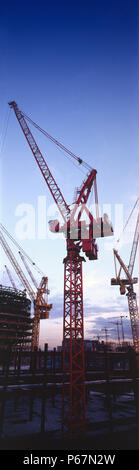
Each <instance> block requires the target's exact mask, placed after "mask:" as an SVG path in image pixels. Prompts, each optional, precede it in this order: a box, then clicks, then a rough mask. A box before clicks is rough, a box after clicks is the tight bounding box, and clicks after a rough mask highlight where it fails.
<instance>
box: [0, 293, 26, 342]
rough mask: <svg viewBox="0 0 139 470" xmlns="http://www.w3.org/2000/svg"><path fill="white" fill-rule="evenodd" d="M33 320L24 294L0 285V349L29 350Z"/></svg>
mask: <svg viewBox="0 0 139 470" xmlns="http://www.w3.org/2000/svg"><path fill="white" fill-rule="evenodd" d="M32 327H33V319H32V318H31V301H30V300H29V299H27V297H26V293H25V292H23V291H21V290H17V289H13V288H11V287H3V286H2V285H0V348H2V349H18V348H19V347H20V349H24V348H26V349H28V348H29V349H30V347H31V340H32Z"/></svg>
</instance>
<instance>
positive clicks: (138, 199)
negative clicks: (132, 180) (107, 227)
mask: <svg viewBox="0 0 139 470" xmlns="http://www.w3.org/2000/svg"><path fill="white" fill-rule="evenodd" d="M138 201H139V197H138V198H137V200H136V202H135V204H134V206H133V208H132V210H131V212H130V214H129V216H128V219H127V221H126V223H125V225H124V227H123V231H122V233H121V235H120V237H119V238H118V240H117V243H119V241H120V238H121V236H122V234H123V232H124V231H125V229H126V227H127V225H128V222H129V220H130V218H131V216H132V214H133V212H134V209H135V207H136V205H137V203H138Z"/></svg>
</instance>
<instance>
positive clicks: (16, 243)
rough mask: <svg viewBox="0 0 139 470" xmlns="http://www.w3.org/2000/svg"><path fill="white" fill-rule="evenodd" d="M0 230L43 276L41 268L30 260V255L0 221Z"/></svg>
mask: <svg viewBox="0 0 139 470" xmlns="http://www.w3.org/2000/svg"><path fill="white" fill-rule="evenodd" d="M0 228H1V230H2V231H3V232H4V233H5V234H6V235H7V236H8V237H9V238H10V240H11V241H12V242H13V243H14V245H15V246H17V248H18V249H19V250H20V251H21V252H22V253H23V255H24V256H25V257H26V258H27V259H28V261H29V262H30V263H31V264H32V266H34V268H35V269H36V270H37V271H38V273H39V274H41V275H42V276H45V275H44V273H43V272H42V271H41V269H40V268H39V267H38V266H37V264H36V263H35V262H34V261H32V259H31V258H30V256H29V255H28V254H27V253H26V252H25V251H24V250H23V248H22V247H21V246H20V245H19V243H18V242H17V241H16V240H15V239H14V238H13V237H12V235H11V234H10V233H9V232H8V230H7V229H6V228H5V227H4V226H3V225H2V224H1V223H0Z"/></svg>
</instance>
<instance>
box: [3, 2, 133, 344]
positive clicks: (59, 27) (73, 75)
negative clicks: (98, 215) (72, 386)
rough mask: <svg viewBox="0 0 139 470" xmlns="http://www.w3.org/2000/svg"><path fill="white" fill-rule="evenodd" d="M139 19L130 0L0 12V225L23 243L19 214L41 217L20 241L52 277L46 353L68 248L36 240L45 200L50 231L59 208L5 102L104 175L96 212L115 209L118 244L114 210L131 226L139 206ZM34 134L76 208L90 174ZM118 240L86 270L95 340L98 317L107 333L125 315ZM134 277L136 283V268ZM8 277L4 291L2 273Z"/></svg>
mask: <svg viewBox="0 0 139 470" xmlns="http://www.w3.org/2000/svg"><path fill="white" fill-rule="evenodd" d="M138 18H139V10H138V2H136V1H134V2H133V1H128V0H127V1H126V2H124V1H115V0H114V1H113V2H110V1H107V0H106V1H104V0H103V1H102V0H100V1H99V2H98V1H92V2H88V1H86V2H78V1H77V2H72V1H71V2H69V1H67V2H63V1H59V2H56V1H53V2H51V5H50V2H47V1H45V2H43V1H40V2H37V1H35V0H34V1H33V2H32V1H29V2H26V1H25V2H24V4H23V6H21V5H19V2H16V1H15V2H14V3H13V2H12V3H11V2H8V1H7V2H5V4H4V5H3V6H1V19H0V44H1V77H0V81H1V87H0V138H1V154H0V171H1V220H2V222H3V224H4V225H5V227H7V229H8V230H9V231H10V232H11V234H12V235H13V236H17V224H18V222H19V220H20V219H21V215H20V216H19V210H20V208H19V205H23V204H27V205H28V204H30V207H31V208H32V210H33V211H34V214H35V235H34V239H24V240H18V241H19V243H20V244H22V246H23V248H25V250H26V251H27V252H28V253H29V255H30V256H31V257H32V258H33V259H35V260H36V262H37V264H38V265H39V266H40V268H42V269H43V270H44V271H45V272H46V273H47V275H48V277H49V288H50V291H51V294H50V300H52V301H53V311H52V313H51V319H50V320H48V321H47V322H42V327H41V344H43V343H44V342H48V343H49V344H50V346H51V345H52V346H55V345H57V344H60V342H61V340H62V314H63V264H62V260H63V258H64V256H65V241H64V240H63V239H62V238H61V237H59V239H58V238H57V237H56V238H55V239H54V237H51V236H50V234H48V233H47V236H46V240H40V239H39V238H38V234H37V225H38V211H37V207H38V198H39V197H40V196H43V197H44V198H45V202H46V225H48V220H49V218H51V212H52V210H53V211H54V210H55V209H54V206H52V205H53V200H52V197H51V195H50V194H49V191H48V188H47V187H46V185H45V182H44V181H43V179H42V176H41V174H40V173H39V169H38V168H37V166H36V164H35V161H34V160H33V156H32V154H31V152H30V150H29V148H28V146H27V143H26V141H25V138H24V136H23V134H22V132H21V130H20V128H19V125H18V122H17V120H16V118H15V116H14V113H13V111H12V110H11V111H9V109H8V104H7V103H8V101H9V100H13V99H14V100H15V101H16V102H17V103H18V105H19V107H20V108H21V109H22V110H23V111H25V113H26V114H28V115H29V116H30V117H31V118H32V119H33V120H34V121H36V122H37V123H38V124H39V125H40V126H41V127H43V128H44V129H46V130H47V131H48V132H49V133H50V134H52V135H53V136H54V137H56V138H57V139H59V140H60V141H61V142H62V143H63V144H64V145H66V146H67V147H69V148H70V149H71V150H73V152H75V153H76V154H78V155H80V156H82V157H83V158H84V159H85V160H86V161H87V162H88V163H89V164H90V165H91V166H92V167H94V168H96V169H97V172H98V174H97V185H98V197H99V203H100V206H101V209H103V205H104V204H106V205H109V206H110V207H111V219H112V223H113V225H114V228H116V236H117V231H118V229H119V232H120V222H119V221H118V220H117V219H116V215H115V214H116V210H117V209H116V205H120V207H122V210H123V219H124V222H125V221H126V219H127V217H128V215H129V212H130V210H131V209H132V207H133V204H134V202H135V201H136V198H137V197H138V174H139V159H138V119H139V115H138V94H139V74H138V70H139V60H138V57H139V34H138V30H139V20H138ZM7 122H8V126H7ZM33 133H34V135H35V137H36V140H37V143H38V145H39V146H40V149H41V151H42V153H43V154H44V156H45V157H46V158H47V162H48V165H49V166H50V168H51V170H52V172H53V174H54V176H55V178H56V181H57V183H58V185H59V186H60V188H61V189H62V192H63V195H64V197H65V199H66V200H67V202H68V203H71V202H72V200H73V194H74V189H75V187H76V186H80V184H81V182H82V179H84V177H85V175H84V174H83V173H82V172H81V171H79V169H78V168H76V167H75V166H74V165H73V163H72V162H70V161H69V160H67V159H66V158H65V156H64V155H63V154H62V153H61V152H59V151H58V150H57V149H56V148H55V146H54V145H52V144H51V143H50V142H49V141H47V140H46V139H45V138H44V137H42V136H40V135H39V134H38V133H37V132H36V131H35V132H34V130H33ZM92 202H93V199H92ZM51 206H52V207H51ZM16 214H18V215H16ZM135 218H136V214H135V216H134V219H135ZM134 222H135V220H134ZM115 224H116V227H115ZM129 229H130V228H129ZM133 231H134V223H133V226H132V227H131V230H130V232H129V234H128V235H129V237H128V239H127V240H126V237H124V238H123V244H122V245H121V246H120V247H119V252H120V254H121V256H122V257H123V259H124V260H125V262H126V263H128V260H129V254H130V249H131V244H132V238H133ZM115 241H116V239H113V240H111V242H109V244H108V242H106V241H104V240H99V242H98V245H99V259H98V261H95V262H89V261H87V262H86V263H84V311H85V333H86V337H90V336H91V337H92V336H93V333H92V322H93V321H94V322H96V323H95V324H94V330H95V328H96V329H97V324H98V328H99V329H100V320H98V319H99V318H102V324H104V322H106V323H107V324H108V321H109V320H107V318H109V317H113V315H115V316H119V314H120V313H122V312H123V311H124V309H125V311H126V312H127V299H126V298H125V297H124V298H122V297H120V296H119V292H118V289H116V288H112V287H110V278H111V277H112V276H113V275H114V263H113V253H112V248H113V246H114V244H115ZM3 262H4V260H2V263H3ZM134 272H135V275H138V270H137V260H136V266H135V271H134ZM1 278H2V280H3V282H6V277H5V275H4V274H3V264H2V265H1ZM56 322H57V323H56ZM89 322H90V323H89ZM106 323H105V324H106ZM55 326H57V330H56V331H57V336H56V335H55V336H54V334H53V331H54V329H55ZM89 331H90V334H89Z"/></svg>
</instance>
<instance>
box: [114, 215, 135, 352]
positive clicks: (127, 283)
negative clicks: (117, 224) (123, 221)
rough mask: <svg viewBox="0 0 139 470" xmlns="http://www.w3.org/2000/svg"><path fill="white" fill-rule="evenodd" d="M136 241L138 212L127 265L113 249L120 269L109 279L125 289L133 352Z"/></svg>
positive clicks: (122, 290) (122, 293)
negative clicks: (123, 276)
mask: <svg viewBox="0 0 139 470" xmlns="http://www.w3.org/2000/svg"><path fill="white" fill-rule="evenodd" d="M138 241H139V214H138V217H137V222H136V227H135V233H134V238H133V244H132V249H131V254H130V259H129V265H128V267H126V266H125V264H124V262H123V260H122V259H121V257H120V256H119V254H118V251H117V250H115V249H114V250H113V252H114V258H117V260H118V261H119V264H120V270H119V274H118V276H117V273H116V278H112V279H111V285H119V286H120V293H121V295H124V294H125V292H126V290H127V298H128V308H129V314H130V320H131V329H132V338H133V345H134V349H135V352H137V353H138V352H139V312H138V305H137V296H136V292H134V287H133V286H134V284H136V283H137V282H138V279H137V278H136V277H132V274H133V269H134V264H135V258H136V252H137V247H138ZM122 269H123V270H124V272H125V274H126V278H125V279H121V278H120V275H121V270H122Z"/></svg>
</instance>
